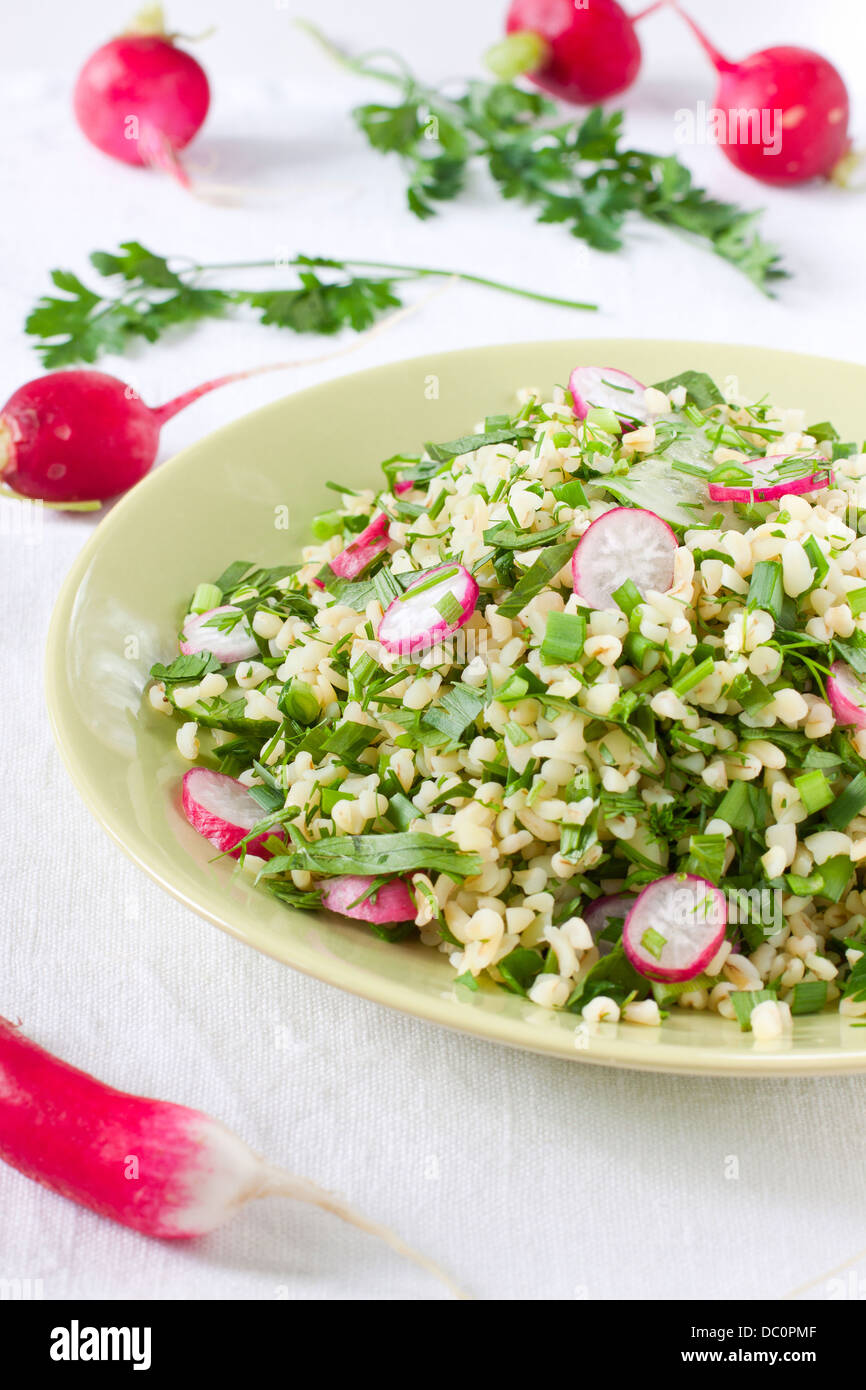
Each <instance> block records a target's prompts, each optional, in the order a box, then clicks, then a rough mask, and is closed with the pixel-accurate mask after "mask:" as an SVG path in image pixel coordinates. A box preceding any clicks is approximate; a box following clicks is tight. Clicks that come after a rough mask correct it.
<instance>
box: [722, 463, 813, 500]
mask: <svg viewBox="0 0 866 1390" xmlns="http://www.w3.org/2000/svg"><path fill="white" fill-rule="evenodd" d="M791 461H792V459H791V455H790V454H773V455H771V456H769V457H768V458H757V459H744V461H743V462H742V463H737V464H733V465H729V466H730V467H731V469H732V471H734V470H742V471H743V472H745V473H748V474H751V476H752V478H753V479H754V481H753V483H752V484H751V485H747V484H743V483H732V484H731V485H730V486H729V485H728V484H725V483H708V484H707V488H708V490H709V494H710V497H711V498H712V500H713V501H714V502H774V501H775V500H776V499H777V498H778V497H797V496H799V495H800V494H801V493H803V492H819V491H820V490H821V489H822V488H825V487H832V486H833V482H834V477H833V470H832V469H831V468H830V467H829V466H828V464H827V460H826V459H824V458H821V457H820V455H818V456H815V455H804V456H803V460H802V461H803V463H804V464H805V463H812V462H820V463H821V469H820V470H819V471H817V472H811V471H807V472H805V473H801V474H799V475H798V476H796V477H788V478H785V477H782V476H780V472H779V469H780V466H781V465H782V464H790V463H791Z"/></svg>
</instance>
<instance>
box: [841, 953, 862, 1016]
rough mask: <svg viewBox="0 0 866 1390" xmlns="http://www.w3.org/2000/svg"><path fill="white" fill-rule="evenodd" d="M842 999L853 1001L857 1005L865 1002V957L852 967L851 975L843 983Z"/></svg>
mask: <svg viewBox="0 0 866 1390" xmlns="http://www.w3.org/2000/svg"><path fill="white" fill-rule="evenodd" d="M843 998H845V999H853V1000H854V1001H855V1003H858V1004H859V1003H863V1001H864V1000H866V955H862V956H861V957H860V959H859V960H858V961H857V962H856V964H854V965H852V967H851V974H850V975H849V976H848V979H847V980H846V981H845V989H844V992H843Z"/></svg>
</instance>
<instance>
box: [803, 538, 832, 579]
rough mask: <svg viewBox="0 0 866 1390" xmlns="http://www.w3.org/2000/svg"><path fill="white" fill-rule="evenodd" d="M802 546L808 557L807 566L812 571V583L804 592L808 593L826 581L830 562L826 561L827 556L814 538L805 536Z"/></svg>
mask: <svg viewBox="0 0 866 1390" xmlns="http://www.w3.org/2000/svg"><path fill="white" fill-rule="evenodd" d="M802 545H803V549H804V550H805V552H806V555H807V557H808V560H809V564H810V565H811V566H812V569H813V570H814V574H813V576H812V583H811V584H810V585H809V588H808V589H807V590H806V592H807V593H809V592H811V590H812V589H817V588H818V587H819V586H820V585H821V584H822V583H823V582H824V580H825V579H826V577H827V574H828V572H829V569H830V561H829V560H828V559H827V556H826V555H825V554H824V552H823V550H822V549H821V547H820V545H819V544H818V542H817V541H816V539H815V537H814V536H807V537H806V539H805V540H804V541H803V542H802Z"/></svg>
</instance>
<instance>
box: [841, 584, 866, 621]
mask: <svg viewBox="0 0 866 1390" xmlns="http://www.w3.org/2000/svg"><path fill="white" fill-rule="evenodd" d="M846 598H847V600H848V607H849V608H850V609H851V612H852V613H853V615H854V617H855V618H859V616H860V614H861V613H866V586H864V587H863V588H860V589H849V590H848V593H847V594H846Z"/></svg>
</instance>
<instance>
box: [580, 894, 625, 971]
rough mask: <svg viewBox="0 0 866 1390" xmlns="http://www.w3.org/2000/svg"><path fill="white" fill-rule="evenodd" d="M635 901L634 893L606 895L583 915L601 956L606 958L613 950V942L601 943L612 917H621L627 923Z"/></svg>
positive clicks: (592, 904) (590, 906) (593, 903)
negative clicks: (626, 920) (602, 934)
mask: <svg viewBox="0 0 866 1390" xmlns="http://www.w3.org/2000/svg"><path fill="white" fill-rule="evenodd" d="M634 900H635V895H634V893H606V894H605V896H604V897H602V898H596V899H595V900H594V901H593V902H591V903H590V904H589V907H587V908H585V909H584V911H583V912H582V913H581V916H582V917H583V920H584V922H585V923H586V925H587V926H588V927H589V930H590V931H591V932H592V938H593V941H594V942H595V944H596V946H597V947H598V952H599V955H602V956H606V955H607V953H608V951H611V950H613V943H612V942H611V941H599V937H600V936H601V933H602V932H603V931H604V929H605V927H606V926H607V924H608V922H609V921H610V920H611V918H612V917H621V918H622V920H623V923H625V919H626V917H627V916H628V914H629V912H630V911H631V908H632V905H633V903H634Z"/></svg>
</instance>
